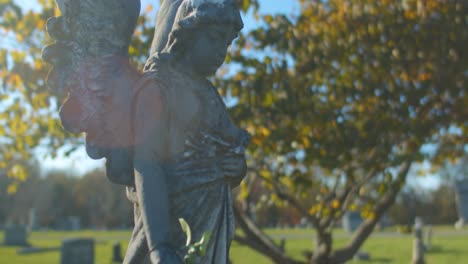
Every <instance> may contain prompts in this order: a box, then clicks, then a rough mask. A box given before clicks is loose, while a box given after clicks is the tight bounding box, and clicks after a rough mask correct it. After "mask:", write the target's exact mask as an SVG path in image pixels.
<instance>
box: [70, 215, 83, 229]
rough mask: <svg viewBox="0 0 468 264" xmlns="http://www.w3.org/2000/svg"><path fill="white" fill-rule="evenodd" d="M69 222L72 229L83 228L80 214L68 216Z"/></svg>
mask: <svg viewBox="0 0 468 264" xmlns="http://www.w3.org/2000/svg"><path fill="white" fill-rule="evenodd" d="M67 220H68V224H69V227H70V230H71V231H79V230H81V219H80V217H78V216H70V217H68V219H67Z"/></svg>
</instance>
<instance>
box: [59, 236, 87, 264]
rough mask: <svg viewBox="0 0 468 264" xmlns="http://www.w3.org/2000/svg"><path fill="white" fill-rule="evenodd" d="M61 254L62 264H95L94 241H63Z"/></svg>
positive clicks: (79, 239)
mask: <svg viewBox="0 0 468 264" xmlns="http://www.w3.org/2000/svg"><path fill="white" fill-rule="evenodd" d="M60 253H61V256H60V263H61V264H94V239H88V238H72V239H66V240H63V241H62V247H61V249H60Z"/></svg>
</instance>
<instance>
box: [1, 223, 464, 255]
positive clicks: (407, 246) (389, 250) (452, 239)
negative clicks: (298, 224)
mask: <svg viewBox="0 0 468 264" xmlns="http://www.w3.org/2000/svg"><path fill="white" fill-rule="evenodd" d="M266 232H267V233H268V234H269V235H271V236H272V237H274V238H275V239H279V238H281V237H283V236H284V237H286V250H287V252H288V254H290V256H293V257H295V258H298V259H300V258H301V256H302V252H303V251H304V250H308V249H309V250H310V249H311V248H312V246H313V240H312V238H313V232H312V231H311V230H300V229H292V230H282V229H272V230H266ZM438 232H442V233H444V234H441V235H437V233H438ZM448 232H449V234H447V233H448ZM334 233H335V238H334V241H335V244H334V246H335V247H339V246H343V245H345V244H346V242H347V240H348V239H349V235H347V234H346V233H344V232H343V231H342V230H336V231H334ZM70 237H88V238H94V239H95V240H96V258H95V260H96V264H110V258H111V251H112V245H113V243H114V242H116V241H118V242H120V243H121V244H122V248H123V249H125V248H126V247H127V243H128V239H129V237H130V232H129V231H109V232H108V231H82V232H34V233H32V234H31V236H30V237H29V242H30V243H31V244H32V245H33V246H36V247H48V248H57V247H60V244H61V241H62V240H63V239H65V238H70ZM0 241H3V233H0ZM432 244H433V246H432V248H431V250H430V251H429V252H427V254H426V263H428V264H445V263H448V264H458V263H460V264H464V263H468V232H466V231H464V232H463V233H457V232H454V230H453V229H450V228H447V227H437V228H434V235H433V242H432ZM411 245H412V237H411V236H410V235H398V234H395V233H393V234H390V235H389V234H388V233H385V234H381V233H378V232H376V233H375V234H374V235H373V236H372V237H371V238H370V239H369V240H367V242H366V243H365V244H364V246H363V248H362V250H363V251H365V252H368V253H369V254H370V255H371V259H372V261H370V262H359V261H352V262H350V263H351V264H363V263H402V264H403V263H404V264H407V263H410V260H411V251H412V248H411V247H412V246H411ZM18 249H19V248H17V247H4V246H0V264H54V263H57V264H58V263H59V260H60V254H59V251H52V252H45V253H36V254H30V255H18V254H17V253H16V251H17V250H18ZM231 258H232V260H233V263H234V264H244V263H247V264H248V263H255V264H269V263H271V261H269V260H268V259H267V258H265V257H263V256H261V255H259V254H257V253H255V252H254V251H252V250H251V249H249V248H246V247H243V246H241V245H239V244H237V243H236V242H234V243H233V245H232V247H231Z"/></svg>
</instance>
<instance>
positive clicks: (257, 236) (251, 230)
mask: <svg viewBox="0 0 468 264" xmlns="http://www.w3.org/2000/svg"><path fill="white" fill-rule="evenodd" d="M234 215H235V217H236V223H237V224H238V226H239V227H240V228H241V229H242V231H244V234H245V236H244V237H240V236H236V237H235V238H234V239H235V240H236V241H237V242H239V243H240V244H243V245H246V246H249V247H251V248H253V249H255V250H256V251H257V252H259V253H261V254H262V255H264V256H266V257H268V258H269V259H270V260H271V261H273V263H278V264H303V263H304V262H301V261H296V260H294V259H292V258H290V257H288V256H287V255H286V254H285V253H284V252H283V251H282V250H281V248H280V247H279V246H277V245H276V244H275V243H274V241H273V240H271V239H270V238H269V237H268V236H267V235H265V234H264V233H263V232H262V231H261V230H260V229H259V228H258V227H257V225H256V224H255V223H254V222H253V221H252V220H251V219H250V218H249V217H248V216H247V214H246V213H245V212H243V211H242V210H241V209H239V208H238V207H237V206H235V207H234Z"/></svg>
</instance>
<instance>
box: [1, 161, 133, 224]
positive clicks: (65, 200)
mask: <svg viewBox="0 0 468 264" xmlns="http://www.w3.org/2000/svg"><path fill="white" fill-rule="evenodd" d="M8 183H9V179H8V178H7V177H0V189H1V190H5V189H6V188H7V187H6V186H7V185H8ZM31 208H34V209H35V211H36V214H37V218H38V224H39V226H40V227H41V228H56V229H60V228H64V226H66V224H65V223H66V222H67V219H70V218H71V217H74V218H76V217H78V218H79V219H80V223H81V227H83V228H125V227H130V226H131V225H132V221H133V214H132V210H133V209H132V205H131V203H130V202H129V201H128V200H127V198H126V195H125V188H124V187H123V186H119V185H116V184H112V183H111V182H109V181H108V179H107V178H106V176H105V175H104V172H103V171H100V170H95V171H92V172H89V173H87V174H86V175H84V176H82V177H78V176H75V175H73V174H72V173H69V172H66V171H51V172H48V173H46V175H44V176H42V177H39V176H33V175H31V176H30V178H28V180H27V181H26V182H25V183H23V184H22V185H21V186H20V188H19V190H18V192H17V193H16V194H14V195H8V194H5V192H0V224H1V223H14V224H27V223H28V222H29V215H30V210H31Z"/></svg>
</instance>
